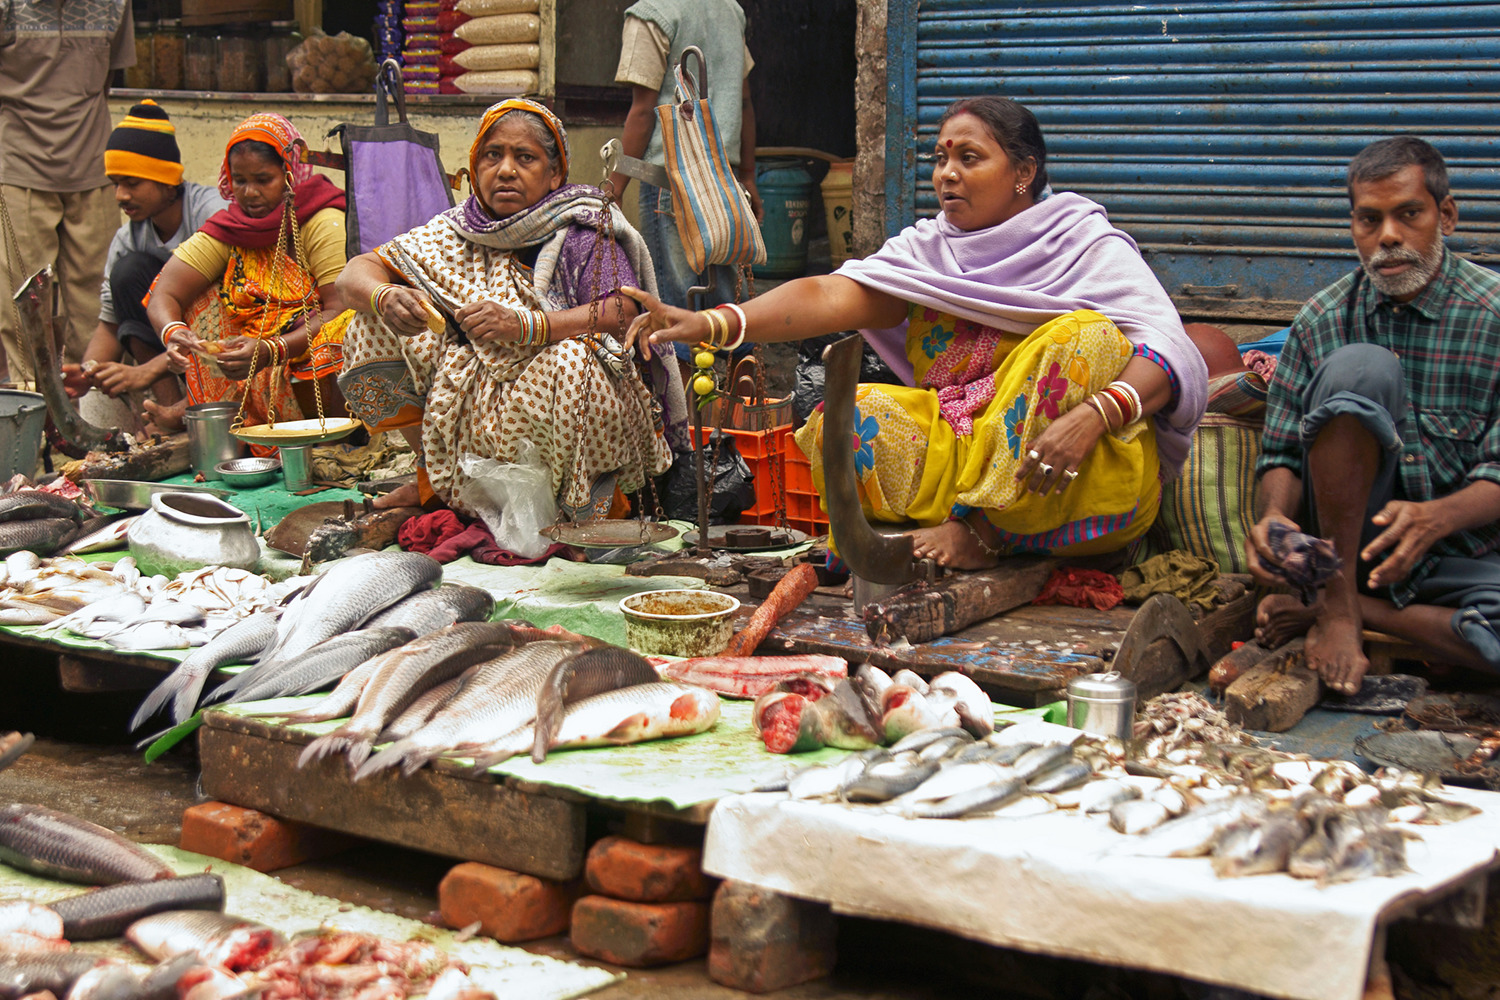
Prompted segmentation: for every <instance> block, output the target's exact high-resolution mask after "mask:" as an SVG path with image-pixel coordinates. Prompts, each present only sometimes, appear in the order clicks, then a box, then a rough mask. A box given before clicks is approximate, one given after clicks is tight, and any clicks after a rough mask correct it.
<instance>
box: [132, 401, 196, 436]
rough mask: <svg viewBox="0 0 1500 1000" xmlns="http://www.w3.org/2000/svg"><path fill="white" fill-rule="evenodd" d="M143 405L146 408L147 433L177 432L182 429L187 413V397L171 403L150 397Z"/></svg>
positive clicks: (145, 426) (145, 428)
mask: <svg viewBox="0 0 1500 1000" xmlns="http://www.w3.org/2000/svg"><path fill="white" fill-rule="evenodd" d="M141 405H142V406H143V407H145V409H146V415H145V425H144V430H145V432H146V433H147V434H176V433H178V432H179V431H181V430H182V427H183V417H184V415H185V414H186V413H187V400H186V399H182V400H178V401H177V402H175V403H172V404H170V405H168V404H165V403H158V402H157V401H156V400H154V399H148V400H146V401H145V402H143V403H142V404H141Z"/></svg>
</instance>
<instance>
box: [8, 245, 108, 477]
mask: <svg viewBox="0 0 1500 1000" xmlns="http://www.w3.org/2000/svg"><path fill="white" fill-rule="evenodd" d="M55 280H56V279H55V276H54V274H53V272H52V267H51V265H48V266H45V267H43V268H42V269H41V270H39V271H37V272H36V273H35V274H33V275H32V276H31V277H29V278H27V279H26V281H25V282H23V283H22V285H21V287H20V289H18V290H17V291H16V293H15V302H16V309H17V311H18V312H19V314H20V321H21V329H20V339H21V342H22V344H23V345H24V346H25V348H26V352H27V356H28V357H29V358H30V360H31V372H32V374H31V377H32V378H34V379H35V380H36V389H37V392H39V393H41V394H42V398H43V399H44V400H46V402H47V412H48V413H49V414H51V416H52V425H53V426H54V427H56V428H57V432H58V433H59V434H61V435H62V436H63V439H64V440H65V441H67V442H68V443H69V444H70V445H73V446H74V447H76V448H78V449H80V453H82V452H83V451H88V450H91V449H104V450H106V451H124V450H125V449H126V448H127V447H128V446H127V444H126V443H125V440H124V436H123V435H122V434H121V433H120V432H119V431H118V430H106V429H104V428H102V427H95V426H94V425H93V424H91V423H89V422H88V421H87V420H85V419H83V417H81V416H79V415H78V410H77V408H76V407H75V406H74V405H73V404H72V402H71V401H69V399H68V394H67V392H66V391H65V390H64V389H63V381H62V365H61V362H60V360H59V358H58V356H57V353H58V352H57V342H56V336H57V334H56V332H55V330H54V322H55V321H54V317H53V312H54V310H53V289H54V285H55Z"/></svg>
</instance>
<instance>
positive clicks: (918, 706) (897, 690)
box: [881, 670, 958, 743]
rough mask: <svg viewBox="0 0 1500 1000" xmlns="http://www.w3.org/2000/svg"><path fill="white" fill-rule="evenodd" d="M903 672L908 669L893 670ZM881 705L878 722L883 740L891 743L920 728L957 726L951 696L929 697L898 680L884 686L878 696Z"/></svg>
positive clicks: (956, 713)
mask: <svg viewBox="0 0 1500 1000" xmlns="http://www.w3.org/2000/svg"><path fill="white" fill-rule="evenodd" d="M907 673H911V671H909V670H908V671H897V675H898V676H900V675H901V674H907ZM913 677H915V675H913ZM918 679H920V678H918ZM923 687H926V684H923ZM881 708H882V709H883V710H884V712H885V714H884V716H883V717H882V718H881V725H882V726H883V728H884V729H885V738H886V740H887V742H891V743H895V742H897V741H899V740H900V739H901V738H902V737H904V736H907V735H909V734H911V733H914V732H917V731H918V730H921V729H941V728H945V727H954V726H957V725H958V711H957V710H956V709H955V708H954V707H953V701H952V699H951V698H939V699H929V698H928V696H927V695H926V694H924V693H923V692H922V691H919V690H917V689H916V688H915V687H912V686H911V685H909V684H902V683H899V682H898V683H895V684H892V685H891V686H890V687H889V688H887V689H886V692H885V695H884V696H883V697H882V699H881Z"/></svg>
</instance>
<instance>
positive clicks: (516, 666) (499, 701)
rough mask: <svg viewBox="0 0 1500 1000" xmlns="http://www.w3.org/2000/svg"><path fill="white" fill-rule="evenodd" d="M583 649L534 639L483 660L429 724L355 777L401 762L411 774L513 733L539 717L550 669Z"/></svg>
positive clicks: (373, 759) (374, 759)
mask: <svg viewBox="0 0 1500 1000" xmlns="http://www.w3.org/2000/svg"><path fill="white" fill-rule="evenodd" d="M578 652H581V647H580V646H579V644H577V643H573V642H557V641H542V642H529V643H527V644H526V645H524V646H520V647H518V648H516V649H513V650H511V651H510V652H508V653H505V654H503V655H501V656H498V657H496V658H495V659H493V660H489V661H486V662H485V663H482V664H480V665H479V667H478V669H476V670H475V671H474V674H473V676H471V677H470V678H469V680H468V681H467V682H466V683H465V684H464V686H463V687H462V688H461V689H460V690H459V692H458V693H457V694H456V695H454V696H453V698H452V699H451V700H450V701H449V702H448V703H447V704H446V705H444V706H443V707H442V708H441V709H440V710H439V711H438V712H437V714H435V715H434V716H433V717H432V719H431V720H430V721H429V722H428V723H427V725H425V726H423V727H422V728H421V729H419V730H417V731H416V732H415V733H412V734H411V735H410V736H408V737H406V738H404V739H401V740H398V741H396V742H395V743H393V744H391V745H390V746H388V747H386V748H385V749H384V750H382V751H380V752H379V753H377V754H375V755H374V756H373V757H371V758H370V759H369V760H367V761H365V762H364V764H362V765H361V766H360V768H359V769H358V770H357V771H355V773H354V780H355V781H362V780H364V779H365V778H368V777H369V776H370V775H372V774H377V773H379V772H380V771H383V770H385V769H387V768H390V767H398V766H399V767H400V768H401V769H402V771H403V772H404V773H405V774H407V775H411V774H414V773H416V771H417V770H418V769H419V768H420V767H421V766H422V765H423V764H425V763H427V762H428V761H429V760H432V759H433V758H434V757H438V756H441V755H443V754H447V753H451V752H454V751H462V750H468V749H473V748H475V747H478V746H481V745H482V744H484V743H486V742H488V741H489V740H492V739H495V738H496V737H495V734H496V733H500V734H505V733H511V732H514V731H515V730H517V729H519V728H520V727H521V726H523V725H525V724H526V723H528V722H530V721H532V720H533V719H535V718H536V701H537V695H538V694H540V693H541V690H542V685H543V684H544V683H545V682H546V680H547V675H548V673H550V672H551V670H552V668H553V667H555V666H557V665H558V664H559V663H561V662H562V661H563V660H565V659H567V658H568V657H569V656H572V655H574V654H575V653H578Z"/></svg>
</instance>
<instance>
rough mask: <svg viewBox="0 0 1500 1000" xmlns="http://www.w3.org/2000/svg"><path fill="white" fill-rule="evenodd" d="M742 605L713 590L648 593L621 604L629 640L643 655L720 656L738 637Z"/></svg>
mask: <svg viewBox="0 0 1500 1000" xmlns="http://www.w3.org/2000/svg"><path fill="white" fill-rule="evenodd" d="M739 610H740V602H739V601H738V600H737V599H736V598H733V597H730V596H729V595H728V594H716V593H714V592H713V591H711V590H648V591H646V592H645V593H641V594H631V595H630V596H629V597H626V598H623V599H622V600H621V601H620V613H621V614H623V615H624V616H625V641H626V644H627V645H629V646H630V648H631V649H634V650H635V651H636V652H639V653H656V654H657V655H660V656H716V655H718V654H719V653H722V652H724V648H725V647H726V646H728V645H729V640H730V639H731V638H732V637H733V636H734V616H735V613H736V612H738V611H739Z"/></svg>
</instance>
